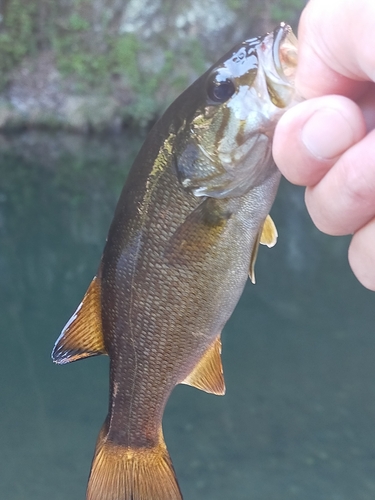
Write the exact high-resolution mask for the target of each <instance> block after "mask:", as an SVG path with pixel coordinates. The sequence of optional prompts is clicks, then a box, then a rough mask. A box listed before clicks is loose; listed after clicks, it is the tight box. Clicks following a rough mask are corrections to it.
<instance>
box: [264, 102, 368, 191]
mask: <svg viewBox="0 0 375 500" xmlns="http://www.w3.org/2000/svg"><path fill="white" fill-rule="evenodd" d="M365 133H366V125H365V121H364V118H363V114H362V112H361V110H360V108H359V107H358V106H357V105H356V104H355V103H354V102H353V101H351V100H350V99H348V98H346V97H342V96H324V97H319V98H316V99H310V100H308V101H304V102H302V103H300V104H297V105H296V106H295V107H293V108H292V109H290V110H289V111H287V112H286V113H285V115H284V116H283V117H282V118H281V119H280V121H279V123H278V125H277V127H276V130H275V136H274V141H273V155H274V159H275V162H276V164H277V166H278V167H279V169H280V170H281V172H282V173H283V174H284V175H285V177H286V178H287V179H289V180H290V181H291V182H293V183H294V184H299V185H304V186H312V185H315V184H317V183H318V182H319V181H320V180H321V179H322V177H323V176H324V175H325V174H326V173H327V172H328V171H329V169H330V168H331V167H332V166H333V165H334V163H335V162H336V160H337V158H338V157H339V156H340V155H341V154H342V153H343V152H344V151H346V150H347V149H348V148H350V147H351V146H353V145H354V144H355V143H356V142H358V141H359V140H360V139H362V137H363V136H364V135H365Z"/></svg>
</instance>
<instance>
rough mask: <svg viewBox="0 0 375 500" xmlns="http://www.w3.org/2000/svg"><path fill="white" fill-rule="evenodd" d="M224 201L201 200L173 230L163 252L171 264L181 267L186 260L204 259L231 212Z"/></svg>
mask: <svg viewBox="0 0 375 500" xmlns="http://www.w3.org/2000/svg"><path fill="white" fill-rule="evenodd" d="M226 205H227V202H226V201H224V200H217V199H214V198H206V199H204V200H203V201H202V202H201V203H200V204H199V205H198V206H197V207H196V208H195V209H194V210H193V211H192V212H191V213H190V214H189V215H188V217H187V218H186V219H185V220H184V222H183V223H182V224H181V225H180V226H179V227H178V228H177V230H176V232H175V233H174V234H173V235H172V237H171V238H170V240H169V242H168V244H167V247H166V249H165V256H166V259H167V260H168V262H169V263H170V264H171V265H182V264H184V263H185V262H186V260H190V259H194V260H196V261H197V260H201V259H204V258H205V256H206V255H207V253H208V252H210V251H212V248H213V246H214V244H215V242H216V241H217V240H218V239H219V238H220V237H221V235H222V232H223V231H224V230H225V228H226V226H227V222H228V220H229V219H230V217H231V215H232V214H231V213H230V212H229V211H228V209H227V206H226Z"/></svg>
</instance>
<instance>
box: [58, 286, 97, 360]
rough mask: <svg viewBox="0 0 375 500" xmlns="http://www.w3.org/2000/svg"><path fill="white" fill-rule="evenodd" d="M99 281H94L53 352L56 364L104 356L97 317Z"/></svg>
mask: <svg viewBox="0 0 375 500" xmlns="http://www.w3.org/2000/svg"><path fill="white" fill-rule="evenodd" d="M100 293H101V291H100V278H98V277H95V278H94V279H93V280H92V282H91V283H90V286H89V288H88V290H87V292H86V293H85V296H84V297H83V300H82V302H81V304H80V305H79V306H78V308H77V310H76V311H75V313H74V314H73V316H72V317H71V318H70V320H69V321H68V323H67V324H66V325H65V327H64V329H63V331H62V332H61V335H60V337H59V338H58V339H57V341H56V344H55V346H54V348H53V351H52V359H53V361H54V362H55V363H57V364H65V363H70V362H72V361H77V360H79V359H83V358H87V357H89V356H97V355H99V354H106V349H105V346H104V339H103V333H102V322H101V313H100Z"/></svg>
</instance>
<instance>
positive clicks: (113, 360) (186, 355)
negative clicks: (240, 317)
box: [52, 23, 297, 500]
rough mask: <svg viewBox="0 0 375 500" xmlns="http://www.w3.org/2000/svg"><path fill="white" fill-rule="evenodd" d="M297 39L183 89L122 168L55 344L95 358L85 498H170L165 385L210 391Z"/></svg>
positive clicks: (270, 194) (261, 225)
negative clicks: (89, 276) (95, 432)
mask: <svg viewBox="0 0 375 500" xmlns="http://www.w3.org/2000/svg"><path fill="white" fill-rule="evenodd" d="M296 65H297V40H296V38H295V36H294V35H293V32H292V30H291V28H290V27H289V26H288V25H286V24H284V23H282V24H280V25H279V26H278V27H277V28H276V29H275V30H274V31H273V32H270V33H268V34H266V35H263V36H260V37H256V38H251V39H248V40H245V41H243V42H241V43H240V44H238V45H237V46H235V47H234V48H233V49H232V50H230V51H229V52H228V53H226V54H225V55H224V56H223V57H221V58H220V59H219V60H218V61H217V62H216V63H215V64H214V65H213V66H212V67H211V68H209V69H208V70H207V71H206V72H205V73H204V74H203V75H202V76H201V77H199V78H198V79H197V80H196V81H195V82H194V83H193V84H192V85H191V86H190V87H188V88H187V90H185V91H184V92H183V93H182V94H181V95H180V96H179V97H178V98H177V99H176V100H175V101H174V102H173V103H172V104H171V105H170V107H169V108H168V109H167V110H166V112H165V113H164V114H163V116H162V117H161V118H160V119H159V121H158V122H157V123H156V124H155V125H154V127H153V128H152V129H151V131H150V132H149V134H148V136H147V138H146V140H145V142H144V144H143V146H142V148H141V150H140V152H139V154H138V156H137V157H136V159H135V161H134V164H133V166H132V168H131V170H130V173H129V175H128V178H127V180H126V183H125V185H124V188H123V190H122V193H121V195H120V199H119V201H118V204H117V207H116V209H115V213H114V217H113V221H112V223H111V226H110V229H109V233H108V237H107V241H106V244H105V247H104V251H103V254H102V258H101V261H100V265H99V268H98V272H97V274H96V276H95V277H94V279H93V280H92V282H91V284H90V285H89V288H88V290H87V292H86V294H85V295H84V297H83V300H82V302H81V303H80V305H79V306H78V308H77V310H76V311H75V313H74V314H73V315H72V317H71V319H70V320H69V321H68V323H67V324H66V326H65V328H64V329H63V331H62V333H61V335H60V337H59V338H58V339H57V341H56V344H55V346H54V349H53V352H52V359H53V361H54V362H55V363H57V364H65V363H70V362H73V361H77V360H80V359H84V358H86V357H91V356H96V355H101V354H103V355H108V356H109V359H110V382H109V384H110V396H109V408H108V415H107V418H106V420H105V422H104V424H103V427H102V429H101V431H100V433H99V437H98V439H97V443H96V449H95V453H94V458H93V461H92V465H91V472H90V476H89V480H88V486H87V496H86V498H87V500H181V499H182V494H181V490H180V487H179V485H178V481H177V479H176V474H175V471H174V468H173V465H172V461H171V458H170V456H169V453H168V450H167V447H166V444H165V441H164V437H163V431H162V418H163V412H164V408H165V405H166V402H167V400H168V398H169V396H170V394H171V392H172V390H173V389H174V387H175V386H176V385H177V384H187V385H190V386H193V387H196V388H198V389H200V390H203V391H206V392H208V393H212V394H217V395H223V394H224V393H225V383H224V377H223V368H222V363H221V332H222V330H223V327H224V325H225V324H226V322H227V320H228V319H229V317H230V316H231V314H232V312H233V310H234V308H235V306H236V304H237V302H238V300H239V298H240V296H241V294H242V292H243V289H244V287H245V284H246V281H247V278H248V276H250V279H251V280H252V281H253V282H255V274H254V265H255V260H256V256H257V252H258V247H259V244H265V245H268V246H270V247H271V246H273V245H274V244H275V243H276V239H277V231H276V227H275V225H274V223H273V221H272V219H271V218H270V216H269V212H270V209H271V206H272V203H273V201H274V198H275V196H276V191H277V189H278V185H279V181H280V172H279V171H278V169H277V167H276V166H275V163H274V161H273V159H272V154H271V145H272V137H273V132H274V129H275V126H276V123H277V121H278V120H279V118H280V116H281V115H282V114H283V113H284V112H285V111H286V110H287V109H288V108H289V107H290V106H292V105H293V103H294V74H295V69H296Z"/></svg>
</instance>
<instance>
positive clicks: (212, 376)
mask: <svg viewBox="0 0 375 500" xmlns="http://www.w3.org/2000/svg"><path fill="white" fill-rule="evenodd" d="M220 355H221V341H220V335H219V336H218V337H217V338H216V339H215V341H214V342H213V344H212V345H211V346H210V347H209V348H208V349H207V351H206V352H205V353H204V355H203V356H202V358H201V359H200V360H199V362H198V364H197V365H196V366H195V368H194V370H193V371H192V372H191V373H190V375H188V376H187V377H186V379H185V380H183V381H182V382H181V383H182V384H187V385H191V386H193V387H196V388H197V389H201V390H202V391H206V392H210V393H212V394H217V395H218V396H223V395H224V394H225V383H224V377H223V366H222V364H221V356H220Z"/></svg>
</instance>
